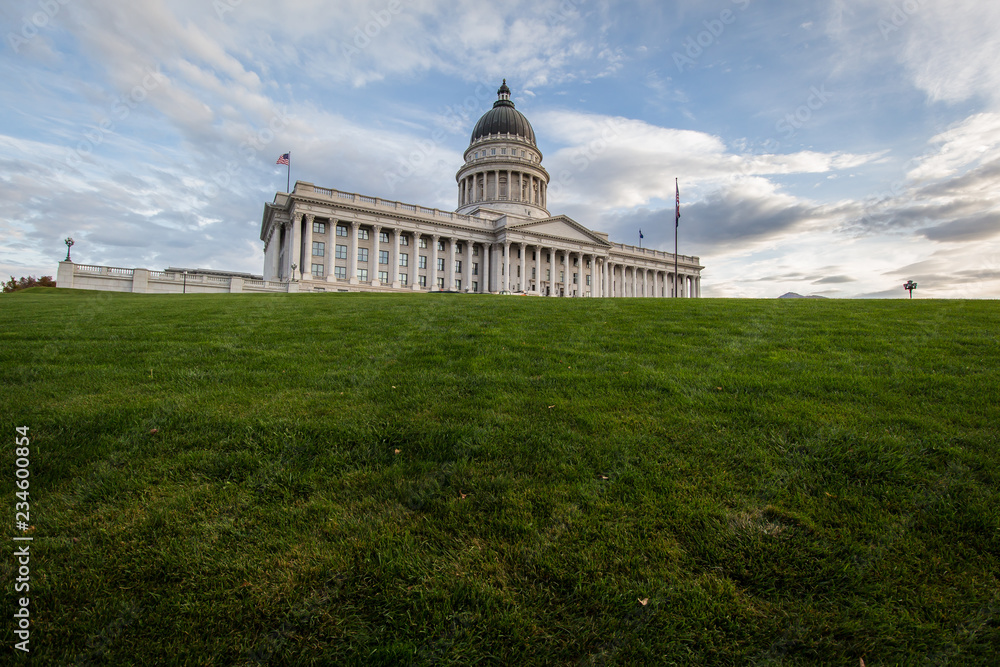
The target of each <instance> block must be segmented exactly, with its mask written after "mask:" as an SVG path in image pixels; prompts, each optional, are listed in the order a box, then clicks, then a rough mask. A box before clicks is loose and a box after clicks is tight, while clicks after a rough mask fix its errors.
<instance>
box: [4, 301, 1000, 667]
mask: <svg viewBox="0 0 1000 667" xmlns="http://www.w3.org/2000/svg"><path fill="white" fill-rule="evenodd" d="M0 377H2V389H0V414H2V420H3V427H2V428H3V430H2V433H3V434H4V437H5V438H7V441H8V445H9V446H8V447H5V448H4V449H3V452H4V465H3V467H2V470H4V471H6V472H4V476H5V477H6V480H5V481H3V482H2V487H0V488H3V489H4V494H3V497H4V499H5V500H6V502H5V504H4V506H5V507H6V515H7V516H8V519H9V521H10V523H9V525H10V529H9V530H8V531H7V532H8V538H7V540H8V545H9V546H8V548H7V551H5V553H6V554H7V556H5V557H4V558H2V559H0V578H2V585H3V588H4V591H6V596H5V597H4V601H5V602H4V604H5V605H6V607H5V609H4V611H3V613H2V614H0V616H2V617H3V618H5V619H6V620H4V621H0V626H2V628H0V637H3V638H4V643H5V646H4V647H3V651H4V652H7V653H8V655H10V654H12V653H14V652H13V651H11V649H10V647H11V646H12V645H13V643H14V642H15V641H16V640H15V638H14V634H13V628H14V625H13V621H12V618H11V616H12V613H13V610H14V608H15V598H16V596H15V594H14V592H13V583H12V582H13V581H14V579H15V577H16V576H17V571H16V563H15V561H14V559H13V557H12V556H11V554H12V552H13V547H12V546H10V545H13V544H14V543H13V542H11V541H10V538H11V537H13V536H15V535H19V534H20V533H19V532H17V531H15V530H14V504H15V502H17V501H16V499H15V497H14V491H15V489H14V465H15V464H14V439H15V436H16V433H15V430H14V429H15V427H17V426H21V425H25V426H28V427H30V429H31V430H30V437H31V451H30V472H31V477H30V481H31V487H30V494H31V495H30V503H31V519H32V521H31V522H32V524H33V525H34V527H35V528H34V531H33V532H32V533H31V535H33V536H34V541H33V542H32V546H31V549H32V560H31V591H30V596H31V605H30V606H31V610H32V621H33V626H32V635H31V649H32V659H33V660H32V661H33V662H34V663H35V664H60V665H63V664H95V665H96V664H115V665H127V664H158V663H161V662H162V664H271V665H308V664H338V665H339V664H411V663H412V664H455V665H467V664H496V665H508V664H514V665H533V664H553V665H576V664H582V665H601V664H614V665H633V664H681V665H691V664H739V665H743V664H749V665H754V664H759V665H765V664H831V665H858V664H859V659H860V658H864V660H865V662H866V663H867V664H868V665H869V667H871V666H873V665H888V664H929V665H944V664H950V665H962V664H970V665H986V664H997V662H998V660H1000V621H998V619H1000V582H998V577H1000V536H998V535H1000V473H998V469H1000V442H998V432H1000V427H998V424H1000V304H998V303H997V302H971V301H922V300H914V301H904V300H900V301H819V300H795V301H785V300H781V301H779V300H774V301H743V300H652V299H651V300H639V299H613V300H612V299H607V300H587V299H565V300H564V299H540V298H521V297H488V296H463V295H361V294H350V295H347V294H345V295H333V294H328V295H307V294H302V295H223V296H209V295H187V296H180V295H176V296H146V295H131V294H99V293H93V292H82V291H69V290H55V289H44V288H36V289H32V290H28V291H26V292H20V293H15V294H12V295H3V296H2V297H0Z"/></svg>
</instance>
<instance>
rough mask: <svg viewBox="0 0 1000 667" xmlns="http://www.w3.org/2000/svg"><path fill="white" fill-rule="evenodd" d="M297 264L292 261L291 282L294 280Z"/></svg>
mask: <svg viewBox="0 0 1000 667" xmlns="http://www.w3.org/2000/svg"><path fill="white" fill-rule="evenodd" d="M298 266H299V265H298V264H295V263H292V282H293V283H294V282H295V269H296V268H298Z"/></svg>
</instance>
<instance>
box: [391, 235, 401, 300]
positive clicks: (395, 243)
mask: <svg viewBox="0 0 1000 667" xmlns="http://www.w3.org/2000/svg"><path fill="white" fill-rule="evenodd" d="M402 238H403V230H402V229H400V228H399V227H396V228H395V229H393V230H392V252H391V253H389V280H390V281H391V282H392V287H393V289H399V288H400V287H402V286H403V285H402V283H400V282H399V254H400V252H401V251H400V249H399V248H400V243H399V242H400V241H401V240H402Z"/></svg>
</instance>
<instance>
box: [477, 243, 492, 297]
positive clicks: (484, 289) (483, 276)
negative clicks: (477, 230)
mask: <svg viewBox="0 0 1000 667" xmlns="http://www.w3.org/2000/svg"><path fill="white" fill-rule="evenodd" d="M492 248H493V245H492V244H490V243H484V244H483V261H482V264H483V265H482V266H481V267H479V291H480V292H481V293H482V294H489V293H490V251H491V249H492Z"/></svg>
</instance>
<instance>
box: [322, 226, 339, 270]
mask: <svg viewBox="0 0 1000 667" xmlns="http://www.w3.org/2000/svg"><path fill="white" fill-rule="evenodd" d="M336 231H337V230H336V226H335V221H334V220H332V219H329V218H328V219H327V221H326V257H325V258H324V259H325V260H326V261H325V262H323V275H324V276H325V278H324V279H325V280H326V281H327V282H328V283H332V282H333V267H334V266H335V265H334V259H335V258H334V254H335V253H334V248H336V247H337V242H336V238H337V237H336V236H335V233H336Z"/></svg>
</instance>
